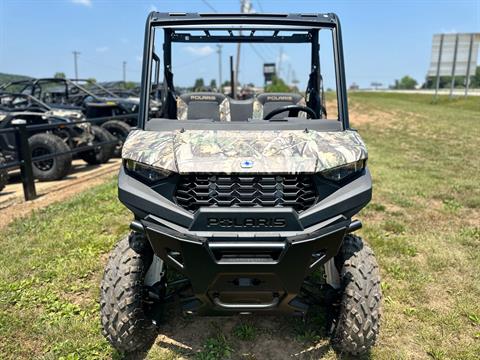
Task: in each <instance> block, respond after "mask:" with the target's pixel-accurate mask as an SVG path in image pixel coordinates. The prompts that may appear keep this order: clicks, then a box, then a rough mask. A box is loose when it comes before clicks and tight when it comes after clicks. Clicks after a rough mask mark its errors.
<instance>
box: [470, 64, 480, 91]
mask: <svg viewBox="0 0 480 360" xmlns="http://www.w3.org/2000/svg"><path fill="white" fill-rule="evenodd" d="M470 87H472V88H480V66H477V68H476V70H475V75H473V76H471V77H470Z"/></svg>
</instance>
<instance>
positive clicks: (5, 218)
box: [0, 159, 121, 228]
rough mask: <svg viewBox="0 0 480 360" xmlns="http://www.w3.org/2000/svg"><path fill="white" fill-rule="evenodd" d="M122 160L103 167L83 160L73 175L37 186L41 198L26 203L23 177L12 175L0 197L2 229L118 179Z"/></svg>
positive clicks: (18, 174) (75, 161) (17, 174)
mask: <svg viewBox="0 0 480 360" xmlns="http://www.w3.org/2000/svg"><path fill="white" fill-rule="evenodd" d="M120 163H121V160H120V159H110V160H109V161H108V163H106V164H102V165H88V164H86V163H85V162H84V161H83V160H74V161H73V164H72V167H73V170H72V172H71V173H70V174H69V175H68V176H67V177H66V178H65V179H62V180H59V181H48V182H39V181H36V182H35V188H36V190H37V196H38V197H37V198H36V199H35V200H33V201H25V200H24V197H23V187H22V182H21V178H20V173H19V172H16V173H11V174H10V182H9V184H8V185H7V186H6V187H5V189H3V191H2V192H1V193H0V228H2V227H4V226H6V225H8V224H9V223H10V222H12V221H13V220H15V219H17V218H19V217H22V216H25V215H28V214H29V213H31V212H32V211H33V210H36V209H41V208H43V207H45V206H47V205H49V204H51V203H53V202H57V201H62V200H66V199H68V198H70V197H71V196H73V195H75V194H78V193H80V192H82V191H84V190H86V189H88V188H91V187H92V186H95V185H99V184H101V183H103V182H105V181H106V180H107V179H110V178H111V177H112V176H114V175H116V173H117V172H118V169H119V167H120Z"/></svg>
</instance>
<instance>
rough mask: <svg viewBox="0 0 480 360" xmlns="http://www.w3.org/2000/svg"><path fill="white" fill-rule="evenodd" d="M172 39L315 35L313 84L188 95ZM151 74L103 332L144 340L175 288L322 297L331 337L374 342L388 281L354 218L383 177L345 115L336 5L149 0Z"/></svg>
mask: <svg viewBox="0 0 480 360" xmlns="http://www.w3.org/2000/svg"><path fill="white" fill-rule="evenodd" d="M158 33H160V34H158ZM320 33H326V34H327V37H326V39H330V41H331V42H332V43H333V44H332V49H331V50H330V51H331V53H332V54H333V57H334V59H333V60H334V61H333V63H334V68H335V71H334V74H335V83H336V95H337V98H336V100H337V104H338V105H337V110H338V115H335V116H330V117H329V116H328V115H327V111H326V108H325V101H324V96H323V85H322V73H321V72H320V68H321V67H320V44H319V34H320ZM155 39H157V42H156V43H155ZM158 39H160V40H158ZM159 41H160V43H159ZM162 42H163V43H162ZM176 42H181V43H189V44H194V43H227V44H232V43H234V44H237V43H272V44H285V43H288V44H292V43H295V44H306V45H307V46H308V48H307V49H309V51H310V52H311V67H310V74H309V78H308V85H307V89H306V93H305V97H304V96H302V95H300V94H298V93H261V94H258V95H257V96H256V97H255V98H253V99H245V100H239V99H234V98H228V97H226V96H224V95H223V94H220V93H211V92H203V93H186V94H182V95H180V96H177V95H176V93H175V86H174V83H173V73H172V54H171V50H172V44H173V43H176ZM327 45H328V44H324V43H322V46H323V47H322V49H325V46H327ZM154 49H162V50H163V61H162V63H163V71H164V82H163V84H164V92H163V99H162V110H161V114H160V116H158V117H152V116H151V112H150V111H149V105H150V103H149V99H150V96H151V95H150V91H151V89H152V84H151V82H152V78H155V77H154V76H152V73H153V72H154V71H155V72H158V66H159V62H158V59H159V56H158V55H157V54H156V53H155V51H154ZM327 53H328V52H327ZM142 74H143V75H142V93H141V98H140V109H139V122H138V125H137V130H134V131H132V132H131V133H130V134H129V136H128V138H127V140H126V142H125V144H124V147H123V152H122V157H123V167H122V168H121V170H120V174H119V180H118V192H119V199H120V201H121V202H122V203H123V204H124V205H125V206H126V207H127V208H128V209H130V210H131V211H132V213H133V217H134V220H133V221H132V222H131V225H130V227H131V229H132V232H131V233H130V234H129V235H128V236H126V237H125V238H124V239H122V240H121V241H120V242H119V243H118V244H117V246H116V247H115V249H114V250H113V251H112V253H111V255H110V259H109V261H108V264H107V266H106V270H105V274H104V277H103V281H102V284H101V292H100V296H101V301H100V305H101V309H100V311H101V322H102V325H103V332H104V334H105V336H106V338H107V339H108V340H109V341H110V342H111V344H112V345H113V346H114V347H115V348H116V349H118V350H120V351H122V352H125V353H136V352H142V351H145V350H147V349H148V348H149V346H151V344H152V343H153V341H154V340H155V337H156V336H157V334H158V331H160V332H161V331H162V321H163V320H164V316H163V315H164V314H165V313H164V311H165V310H168V309H169V306H172V305H171V304H172V302H171V300H172V299H176V300H177V303H178V302H180V303H181V304H182V309H183V310H184V312H185V313H187V314H199V315H211V314H221V315H225V314H243V313H261V314H269V313H290V314H300V315H306V316H308V313H309V311H310V310H311V306H310V305H312V304H314V305H315V304H316V305H321V304H322V302H321V299H323V300H327V304H326V305H325V304H323V305H325V306H326V307H327V312H328V314H330V317H331V322H330V324H329V326H328V328H329V330H330V333H331V341H332V345H333V347H334V348H335V349H336V350H337V351H338V352H340V353H344V354H352V355H360V354H365V353H367V352H368V351H369V349H370V348H371V347H372V346H373V345H374V343H375V340H376V338H377V336H378V332H379V320H380V306H381V297H382V295H381V289H380V274H379V269H378V265H377V262H376V260H375V256H374V254H373V252H372V250H371V249H370V247H369V246H368V245H367V244H366V243H365V242H364V241H363V240H362V239H361V238H360V237H359V236H356V235H353V232H354V231H356V230H358V229H360V228H361V222H360V221H359V220H353V219H352V218H353V217H354V216H355V215H356V214H357V213H358V212H359V211H360V210H361V209H362V208H363V207H365V206H366V205H367V203H368V202H369V201H370V199H371V195H372V182H371V177H370V172H369V170H368V167H367V158H368V155H367V149H366V147H365V144H364V143H363V141H362V139H361V137H360V136H359V134H358V133H357V132H356V131H355V130H354V129H351V128H350V125H349V114H348V104H347V92H346V81H345V72H344V59H343V50H342V38H341V30H340V22H339V19H338V17H337V16H336V15H335V14H265V15H263V14H238V15H235V14H194V13H157V12H153V13H151V14H150V16H149V17H148V20H147V24H146V32H145V50H144V59H143V73H142ZM155 81H158V80H155ZM154 85H155V84H154ZM233 88H234V87H233Z"/></svg>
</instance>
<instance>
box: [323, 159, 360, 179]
mask: <svg viewBox="0 0 480 360" xmlns="http://www.w3.org/2000/svg"><path fill="white" fill-rule="evenodd" d="M366 162H367V160H359V161H356V162H353V163H349V164H345V165H342V166H338V167H336V168H333V169H328V170H325V171H322V172H321V175H322V176H323V177H324V178H327V179H328V180H333V181H340V180H342V179H344V178H346V177H347V176H349V175H352V174H354V173H356V172H357V171H360V170H363V169H364V168H365V164H366Z"/></svg>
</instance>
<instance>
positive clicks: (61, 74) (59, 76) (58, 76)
mask: <svg viewBox="0 0 480 360" xmlns="http://www.w3.org/2000/svg"><path fill="white" fill-rule="evenodd" d="M53 77H54V78H55V79H65V78H66V77H67V76H66V75H65V73H64V72H56V73H55V75H53Z"/></svg>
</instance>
